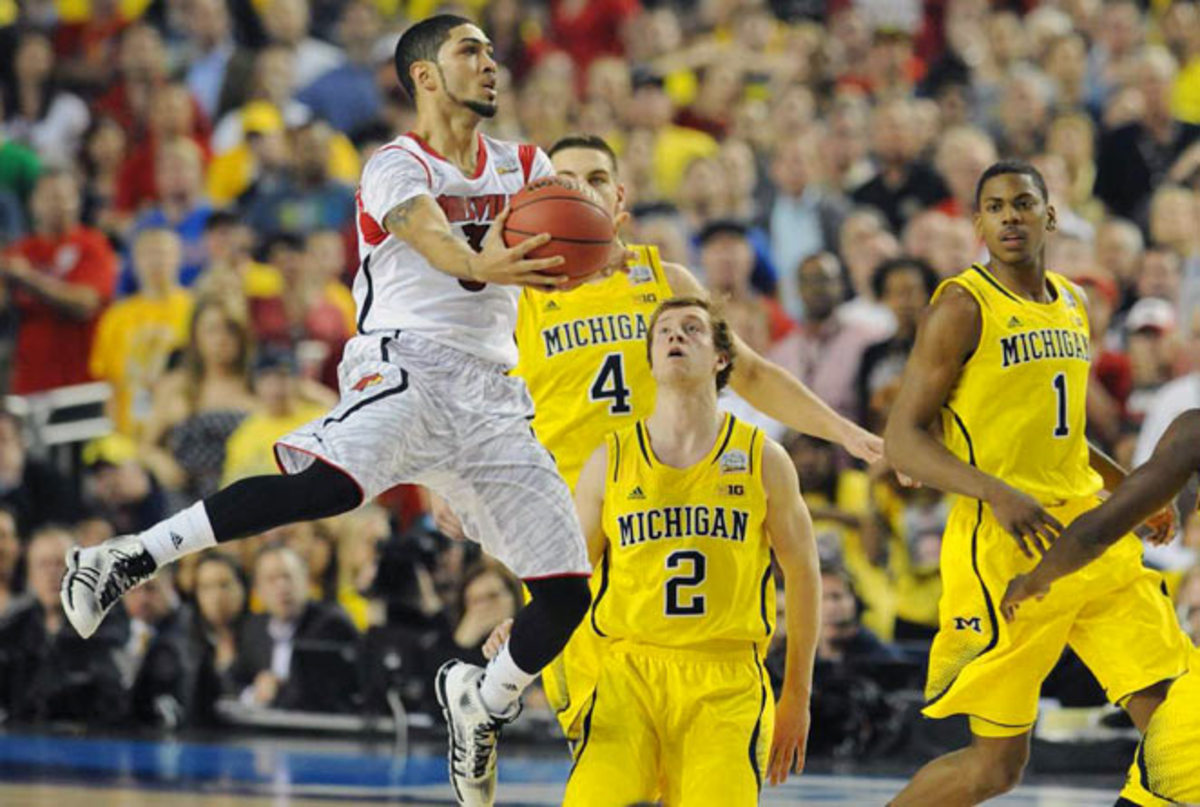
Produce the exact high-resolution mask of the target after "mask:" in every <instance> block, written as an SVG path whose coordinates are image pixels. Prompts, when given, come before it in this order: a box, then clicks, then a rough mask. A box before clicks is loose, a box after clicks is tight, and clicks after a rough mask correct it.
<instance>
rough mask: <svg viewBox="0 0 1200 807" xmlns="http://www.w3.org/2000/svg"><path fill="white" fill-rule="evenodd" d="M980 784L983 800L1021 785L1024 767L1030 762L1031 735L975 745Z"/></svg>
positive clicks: (977, 774) (979, 794)
mask: <svg viewBox="0 0 1200 807" xmlns="http://www.w3.org/2000/svg"><path fill="white" fill-rule="evenodd" d="M976 749H977V750H978V751H979V755H978V758H977V759H978V769H977V772H976V782H977V783H978V790H979V793H978V794H977V795H978V796H979V797H980V798H981V799H987V798H992V797H995V796H999V795H1001V794H1003V793H1007V792H1008V791H1010V790H1012V789H1013V788H1014V787H1016V786H1017V785H1018V784H1020V782H1021V777H1022V776H1023V775H1024V773H1025V765H1026V763H1027V762H1029V739H1028V735H1027V734H1025V735H1021V736H1020V737H1013V738H1009V739H1006V740H1004V741H988V742H986V743H979V742H978V741H977V743H976Z"/></svg>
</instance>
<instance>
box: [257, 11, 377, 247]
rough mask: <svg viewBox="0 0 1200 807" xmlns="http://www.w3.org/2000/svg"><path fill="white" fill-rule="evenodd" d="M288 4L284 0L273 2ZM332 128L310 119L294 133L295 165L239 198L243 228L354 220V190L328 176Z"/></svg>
mask: <svg viewBox="0 0 1200 807" xmlns="http://www.w3.org/2000/svg"><path fill="white" fill-rule="evenodd" d="M276 2H289V0H276ZM332 135H333V130H332V129H330V127H329V124H327V123H324V122H321V121H314V122H312V123H309V124H306V125H304V126H302V127H300V128H299V129H297V130H295V132H294V133H293V135H292V138H293V149H294V150H293V155H294V162H293V164H292V166H291V167H290V169H289V170H288V171H286V172H284V173H281V174H276V175H273V176H272V175H265V176H260V177H259V178H258V181H257V182H255V184H254V187H253V188H252V189H251V190H250V191H249V193H247V194H246V196H245V197H243V199H242V200H241V208H242V210H243V211H244V213H245V218H246V221H247V223H248V224H250V226H251V227H253V228H254V229H255V230H257V231H258V232H259V233H261V234H263V235H267V236H270V235H275V234H278V233H285V232H286V233H292V234H296V235H299V234H301V233H304V232H308V231H312V230H319V229H326V228H329V229H334V230H340V229H342V228H343V227H347V226H349V225H350V223H351V221H353V217H354V188H353V187H351V186H350V185H347V184H344V183H342V182H340V181H338V180H337V179H335V178H333V177H331V176H330V174H329V159H330V147H331V138H332Z"/></svg>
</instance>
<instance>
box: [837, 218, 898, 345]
mask: <svg viewBox="0 0 1200 807" xmlns="http://www.w3.org/2000/svg"><path fill="white" fill-rule="evenodd" d="M838 255H839V256H840V257H841V259H842V262H843V263H844V264H845V267H846V275H845V276H846V278H847V279H848V280H849V282H850V288H849V292H850V299H849V300H847V301H846V302H845V303H844V304H843V305H842V306H841V316H842V317H844V318H845V319H846V320H848V321H852V322H854V323H856V324H857V325H859V326H860V327H862V328H863V329H867V330H870V331H872V332H873V333H874V336H873V337H872V338H874V339H882V338H884V337H885V336H887V334H888V333H890V332H891V330H892V329H893V328H895V327H896V323H895V322H893V321H892V314H891V312H890V311H888V310H887V308H885V307H884V306H883V305H882V304H880V302H879V301H878V300H876V299H875V295H874V292H873V291H872V289H871V278H873V277H874V276H875V268H876V267H877V266H879V264H881V263H883V262H884V261H885V260H887V259H888V258H896V257H899V255H900V243H899V242H898V241H897V240H896V237H895V236H894V235H892V233H891V232H890V231H889V230H888V229H887V221H886V220H885V219H884V218H883V216H882V215H881V214H880V213H879V211H877V210H875V209H874V208H870V207H858V208H855V209H854V210H852V211H851V212H850V214H849V215H847V216H846V218H845V219H844V220H843V221H842V230H841V232H840V233H839V234H838ZM839 293H841V294H845V290H844V289H843V290H839ZM839 302H841V301H840V300H839Z"/></svg>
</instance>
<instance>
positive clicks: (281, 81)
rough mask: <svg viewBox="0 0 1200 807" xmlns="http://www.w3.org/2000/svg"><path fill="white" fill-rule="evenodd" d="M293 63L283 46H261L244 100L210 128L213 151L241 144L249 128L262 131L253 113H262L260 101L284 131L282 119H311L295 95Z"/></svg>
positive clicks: (293, 122)
mask: <svg viewBox="0 0 1200 807" xmlns="http://www.w3.org/2000/svg"><path fill="white" fill-rule="evenodd" d="M297 1H298V2H304V1H305V0H297ZM282 2H285V3H286V2H292V0H282ZM294 63H295V56H293V54H292V52H291V51H290V50H289V49H287V48H285V47H282V46H276V47H268V48H263V49H262V50H260V51H259V52H258V53H257V55H256V56H255V58H254V73H253V76H252V78H251V81H250V84H249V91H248V93H247V96H246V99H245V101H244V102H243V103H242V104H241V105H239V106H238V107H236V108H234V109H231V110H229V111H228V112H226V113H225V115H224V116H223V117H222V118H221V119H220V120H219V121H218V122H217V126H216V129H214V131H213V137H212V147H213V152H214V153H215V154H217V155H218V156H220V155H222V154H225V153H226V152H228V151H230V150H232V149H234V148H236V147H237V146H238V145H239V144H241V143H242V142H243V140H244V138H245V137H247V136H248V135H249V134H250V133H251V132H252V131H259V130H261V128H262V127H260V126H259V125H258V124H257V121H256V118H255V116H256V115H257V116H261V115H262V114H263V113H261V112H259V111H258V110H259V109H260V108H261V107H262V105H263V104H266V105H267V106H268V107H270V108H271V109H272V110H273V111H274V112H275V114H276V115H277V116H280V120H279V123H278V129H279V130H280V131H282V130H283V128H284V123H285V122H286V125H287V126H289V127H290V126H300V125H302V124H305V123H308V121H309V120H311V119H312V110H311V109H309V108H308V107H307V106H306V105H304V104H302V103H300V102H299V101H297V100H296V98H295V91H296V83H295V79H296V76H295V64H294ZM272 128H274V127H272Z"/></svg>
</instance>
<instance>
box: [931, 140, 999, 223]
mask: <svg viewBox="0 0 1200 807" xmlns="http://www.w3.org/2000/svg"><path fill="white" fill-rule="evenodd" d="M994 162H996V146H995V144H994V143H993V142H992V138H991V137H989V136H988V134H987V133H986V132H984V131H982V130H980V129H976V128H974V127H971V126H960V127H958V128H955V129H949V130H947V131H946V132H944V133H943V134H942V136H941V137H940V138H939V140H938V145H937V156H936V157H935V158H934V166H935V167H936V168H937V172H938V175H939V176H941V178H942V181H943V182H945V183H946V188H947V190H948V191H949V195H948V197H947V198H946V199H945V200H943V201H942V202H941V203H940V204H939V205H938V209H939V210H941V211H942V212H943V213H946V214H947V215H949V216H953V217H955V218H963V219H970V218H971V214H972V213H973V212H974V211H975V184H976V183H977V182H978V181H979V177H980V176H981V175H982V174H983V172H984V169H986V168H987V167H988V166H989V165H991V164H992V163H994ZM910 221H911V219H910Z"/></svg>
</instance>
